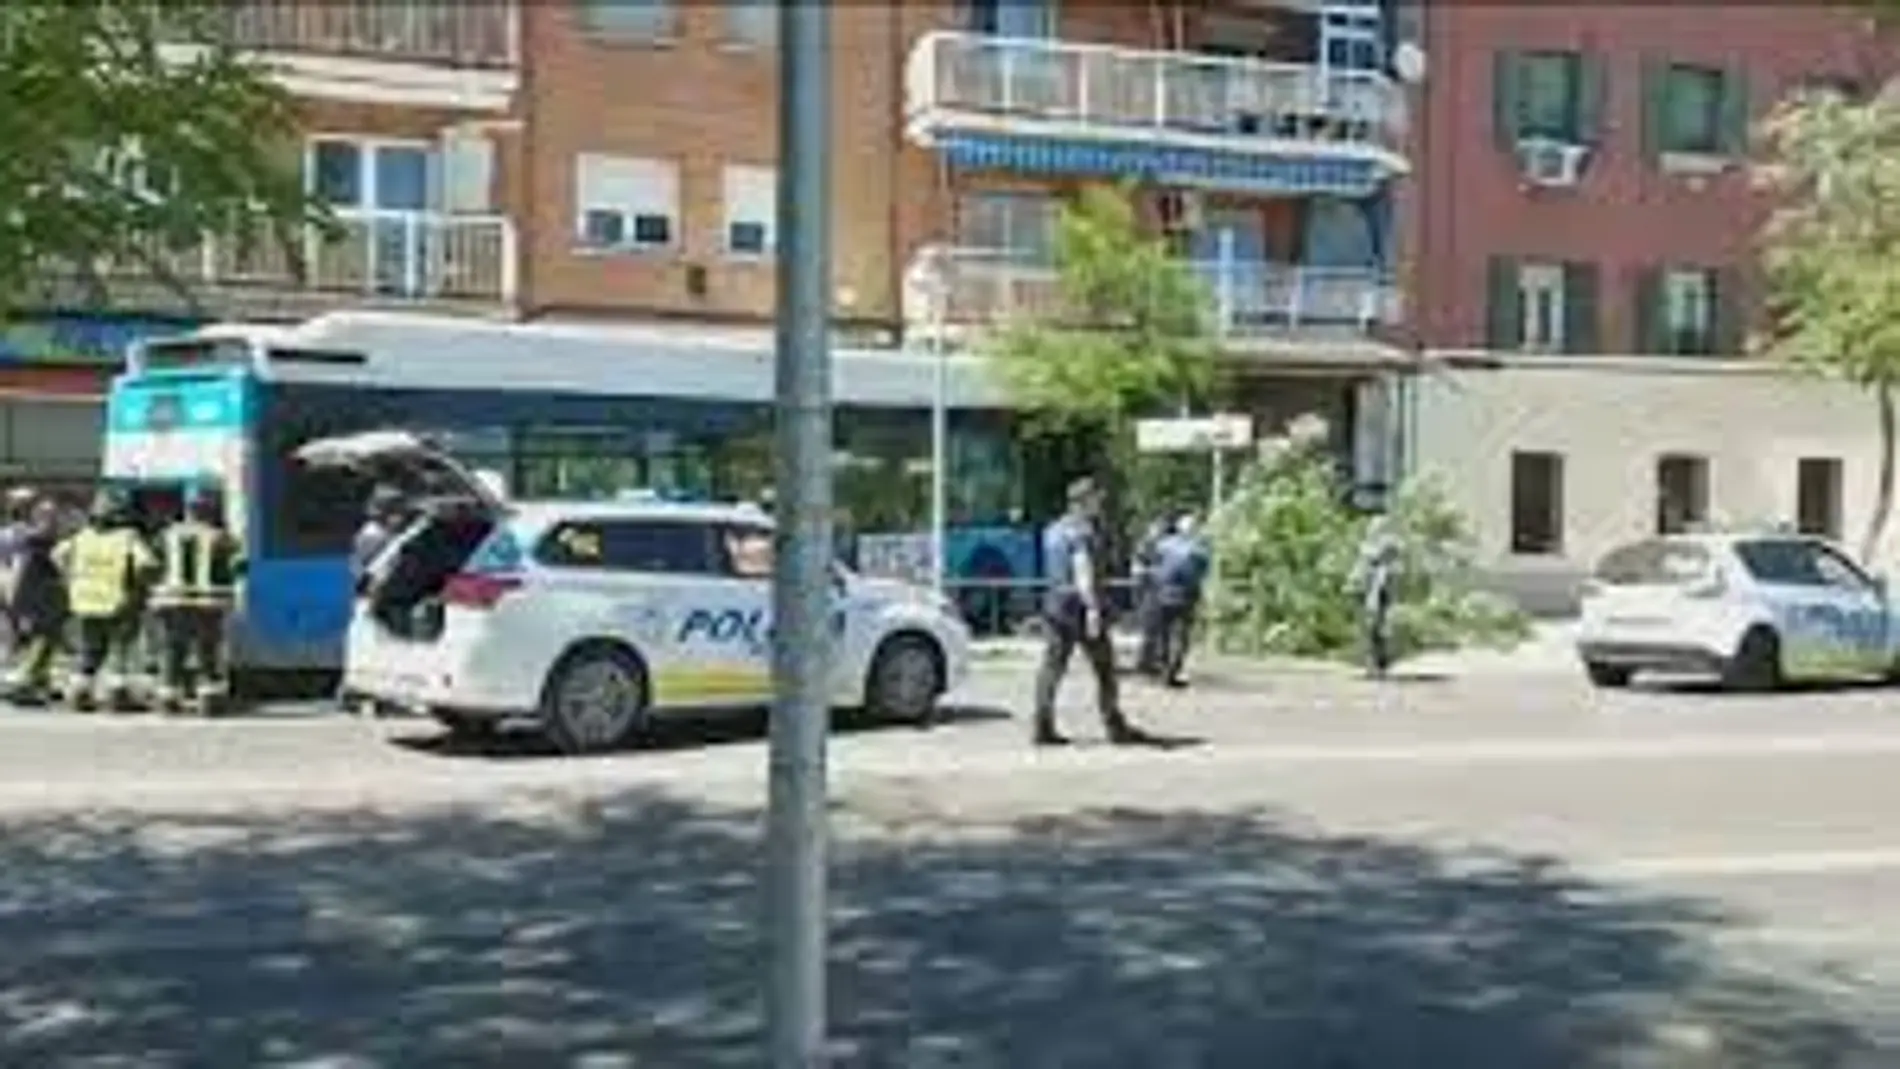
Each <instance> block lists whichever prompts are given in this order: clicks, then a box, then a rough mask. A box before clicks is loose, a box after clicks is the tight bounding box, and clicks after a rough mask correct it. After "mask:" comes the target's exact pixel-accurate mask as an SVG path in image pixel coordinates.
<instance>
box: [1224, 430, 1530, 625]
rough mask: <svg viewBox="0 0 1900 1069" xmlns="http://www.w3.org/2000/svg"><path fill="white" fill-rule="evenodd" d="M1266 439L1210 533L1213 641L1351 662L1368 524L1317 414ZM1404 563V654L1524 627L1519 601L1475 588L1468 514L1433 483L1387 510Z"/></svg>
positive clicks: (1406, 489) (1406, 492)
mask: <svg viewBox="0 0 1900 1069" xmlns="http://www.w3.org/2000/svg"><path fill="white" fill-rule="evenodd" d="M1311 422H1312V424H1313V426H1312V428H1310V429H1306V430H1304V431H1300V430H1296V431H1295V433H1293V434H1292V435H1290V436H1289V437H1285V438H1280V439H1275V440H1272V441H1270V442H1268V443H1267V444H1266V445H1264V446H1263V447H1262V449H1261V453H1260V457H1259V459H1258V460H1256V461H1255V462H1254V463H1252V464H1251V465H1249V466H1248V467H1247V468H1246V469H1245V470H1244V471H1243V472H1242V474H1241V476H1240V478H1239V480H1238V485H1237V487H1236V489H1235V492H1234V494H1233V496H1232V497H1230V498H1229V499H1228V501H1227V502H1226V503H1225V505H1224V506H1223V507H1222V509H1221V511H1220V513H1219V514H1218V515H1216V516H1215V517H1214V518H1213V523H1212V525H1211V527H1210V531H1211V533H1212V536H1213V540H1214V554H1215V560H1216V562H1217V564H1216V566H1217V568H1218V571H1219V576H1218V580H1217V581H1216V582H1215V583H1213V584H1212V593H1211V595H1210V598H1209V601H1208V619H1209V623H1210V627H1211V628H1212V630H1213V634H1214V639H1215V642H1216V644H1217V645H1218V646H1219V647H1220V648H1222V649H1224V650H1227V651H1229V652H1233V653H1240V654H1251V655H1259V654H1283V655H1290V656H1300V657H1325V658H1336V659H1341V660H1356V659H1357V658H1358V657H1359V656H1361V654H1362V645H1363V637H1362V636H1363V631H1362V619H1363V617H1362V612H1361V608H1360V604H1361V601H1360V596H1359V593H1358V592H1357V591H1356V590H1354V589H1353V585H1352V574H1353V569H1354V565H1355V564H1356V562H1357V560H1358V556H1359V549H1360V545H1361V543H1362V542H1363V541H1364V540H1365V536H1366V528H1367V525H1368V523H1369V522H1370V521H1369V519H1368V517H1367V516H1366V515H1364V514H1363V513H1362V512H1360V511H1358V510H1356V509H1354V508H1352V507H1351V506H1350V505H1349V504H1348V502H1347V489H1348V488H1347V486H1346V485H1345V483H1344V482H1343V481H1342V480H1341V478H1340V476H1339V474H1338V468H1337V465H1336V463H1335V460H1334V458H1333V457H1332V455H1331V454H1330V453H1329V452H1328V450H1327V448H1326V440H1325V431H1324V426H1323V424H1321V423H1319V421H1316V420H1315V421H1311ZM1388 516H1389V521H1388V522H1389V524H1390V531H1391V533H1392V535H1393V537H1394V538H1395V539H1396V541H1397V543H1398V546H1399V555H1400V564H1399V569H1398V573H1397V575H1398V579H1397V585H1396V588H1395V589H1396V599H1395V602H1394V606H1393V610H1392V617H1391V620H1392V631H1393V639H1394V642H1393V647H1394V649H1395V651H1396V652H1397V655H1398V656H1399V657H1410V656H1415V655H1417V654H1420V653H1424V652H1426V651H1429V650H1439V649H1452V648H1457V647H1461V646H1469V645H1483V646H1493V647H1497V648H1509V647H1510V646H1513V645H1515V644H1516V643H1518V642H1521V641H1522V640H1523V639H1524V638H1525V637H1526V636H1527V635H1528V633H1529V621H1528V620H1527V619H1526V618H1525V616H1524V615H1523V614H1522V613H1521V612H1519V611H1518V610H1517V609H1516V608H1515V607H1514V606H1511V605H1509V604H1507V603H1505V602H1504V601H1503V600H1501V599H1499V598H1496V597H1493V596H1491V595H1488V594H1484V593H1481V592H1478V591H1477V590H1476V589H1475V588H1474V586H1473V583H1472V576H1473V571H1474V566H1475V550H1474V547H1473V543H1472V540H1471V538H1470V535H1469V533H1468V531H1467V529H1466V526H1465V523H1464V520H1463V518H1462V517H1461V516H1460V515H1459V514H1458V513H1457V511H1456V510H1455V509H1453V508H1452V507H1451V505H1450V504H1449V503H1448V502H1447V501H1446V499H1445V497H1444V495H1443V494H1442V493H1441V492H1440V491H1439V489H1438V488H1437V487H1436V486H1434V485H1433V484H1431V483H1429V482H1415V483H1408V484H1406V485H1404V486H1402V487H1400V488H1399V490H1398V492H1397V493H1396V494H1395V495H1394V501H1393V504H1392V508H1391V509H1390V511H1389V513H1388Z"/></svg>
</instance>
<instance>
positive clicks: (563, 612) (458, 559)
mask: <svg viewBox="0 0 1900 1069" xmlns="http://www.w3.org/2000/svg"><path fill="white" fill-rule="evenodd" d="M299 456H300V459H302V460H303V462H304V463H306V464H327V465H344V466H350V467H354V468H357V469H359V470H362V471H364V472H365V473H366V474H371V475H374V476H375V477H378V478H389V477H392V476H394V475H397V474H399V473H400V472H401V471H402V470H403V469H405V468H407V469H409V470H410V471H412V472H414V471H418V470H422V469H427V470H428V471H429V472H430V473H431V475H432V478H433V483H434V485H438V486H440V485H443V483H444V481H445V480H444V478H443V473H444V472H453V473H455V476H454V482H455V485H457V486H458V487H459V490H460V492H459V493H457V494H455V495H453V496H450V497H446V498H443V499H438V500H433V501H430V502H428V503H427V506H426V509H427V518H426V520H424V521H422V522H419V523H417V524H414V525H412V526H411V527H410V529H409V530H408V531H407V532H406V533H405V534H404V535H403V536H402V537H401V538H400V539H398V540H397V541H396V542H395V543H394V544H392V545H391V546H390V547H388V548H387V549H386V550H385V551H384V552H383V553H382V554H381V555H379V556H378V557H377V559H376V561H375V562H374V564H373V565H372V566H371V568H370V574H369V577H368V581H367V582H366V584H365V589H364V591H363V593H362V596H360V597H359V598H358V600H357V607H356V611H355V617H354V619H353V620H352V622H351V625H350V632H349V638H348V641H347V648H346V655H345V669H344V691H345V693H346V695H348V696H349V697H351V698H352V699H354V700H358V701H362V700H367V701H372V702H377V703H381V704H385V705H391V706H398V707H402V708H406V709H411V710H418V711H423V712H427V713H429V714H430V715H433V716H435V717H436V718H437V719H438V720H440V721H442V722H443V723H445V724H447V725H449V727H450V728H451V730H455V731H460V732H467V733H477V732H484V731H488V730H492V729H493V727H494V726H495V725H496V724H498V723H499V722H500V721H502V720H504V719H514V718H517V717H524V716H526V717H534V718H536V719H538V721H539V722H540V724H541V725H542V728H543V730H545V731H546V732H547V734H548V735H549V736H550V737H551V738H552V739H553V740H554V741H555V743H556V744H557V745H559V746H560V747H561V748H562V749H563V750H565V751H567V752H570V753H580V752H588V751H596V750H604V749H609V748H613V747H616V746H619V745H622V744H623V743H626V742H627V741H629V740H630V739H633V738H635V737H637V736H638V735H639V734H640V733H641V731H642V729H643V728H645V727H647V726H649V725H650V723H651V721H652V718H653V717H655V716H656V715H662V714H667V713H673V712H682V711H691V710H700V709H708V708H717V707H744V706H754V705H764V704H769V703H770V701H771V697H772V691H771V654H770V639H771V589H770V588H771V573H772V550H773V539H772V534H773V528H772V522H771V520H770V518H769V517H768V516H766V515H765V514H764V513H763V512H762V511H760V510H758V509H757V508H754V507H751V506H746V505H732V504H690V503H674V502H666V501H660V500H654V499H631V500H623V501H603V502H575V501H563V502H510V501H506V500H504V499H503V497H502V496H501V495H500V494H499V493H498V492H497V489H496V487H494V486H493V485H492V484H490V483H489V482H487V481H485V480H483V479H481V478H478V477H476V475H475V473H472V472H468V471H467V470H466V469H462V468H460V466H459V465H456V464H455V463H454V461H452V460H450V459H449V458H447V457H445V456H443V455H442V454H441V453H439V452H437V451H435V450H433V449H432V448H430V447H429V446H428V444H427V443H425V442H423V441H421V440H420V439H417V438H415V437H414V436H411V435H407V434H404V433H401V432H390V431H380V432H372V433H368V434H359V435H350V436H346V437H340V438H331V439H324V440H320V441H317V442H313V443H310V444H309V445H307V446H305V447H304V448H303V449H302V450H300V451H299ZM408 481H411V482H413V481H415V480H414V479H410V480H408ZM833 584H834V586H833V590H834V596H835V598H836V602H835V603H836V606H837V608H836V611H835V614H834V616H833V627H834V630H835V634H836V636H837V647H836V648H837V651H838V657H837V677H836V681H835V685H834V693H835V695H836V701H837V703H838V704H839V705H840V706H848V707H865V708H868V709H870V710H872V711H873V712H875V713H877V714H879V715H881V716H886V717H889V718H892V719H901V720H908V721H918V722H922V721H927V720H928V719H929V718H930V717H931V716H932V715H933V714H934V712H935V707H936V704H937V702H938V701H939V699H940V698H941V697H942V695H943V694H944V692H945V691H947V690H948V689H950V688H952V687H954V686H956V685H957V684H958V683H959V682H960V681H961V680H962V678H963V676H964V674H965V672H966V671H967V668H968V663H969V643H970V634H969V631H968V630H967V628H966V627H965V626H964V624H963V621H962V619H961V618H960V616H959V615H958V613H957V612H956V609H955V607H954V606H953V605H951V604H950V603H949V602H948V601H947V600H946V599H944V598H942V597H940V596H939V595H938V594H936V593H935V592H934V591H931V590H928V589H925V588H921V587H916V586H912V585H910V584H905V583H899V582H895V581H890V580H882V579H873V578H868V577H864V576H858V575H854V574H851V573H849V572H847V571H845V570H844V569H842V568H840V569H838V570H837V572H836V573H835V574H834V576H833Z"/></svg>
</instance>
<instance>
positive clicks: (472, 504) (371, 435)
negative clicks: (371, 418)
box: [297, 431, 513, 642]
mask: <svg viewBox="0 0 1900 1069" xmlns="http://www.w3.org/2000/svg"><path fill="white" fill-rule="evenodd" d="M297 458H298V460H299V461H301V462H302V463H304V464H306V465H310V466H313V467H345V468H349V469H351V470H353V471H356V472H358V473H360V474H361V475H362V476H364V477H365V479H366V480H369V481H371V482H372V483H374V484H378V485H387V486H392V487H394V488H396V489H398V490H401V491H402V492H403V494H404V495H405V497H406V498H407V499H408V500H409V501H410V502H411V503H412V504H413V507H414V512H415V516H414V518H413V519H412V520H411V521H410V523H409V524H408V526H406V527H404V528H403V529H402V530H401V531H400V532H398V533H397V534H396V536H395V537H394V538H393V539H391V540H390V542H389V544H388V545H386V546H385V547H384V548H383V550H382V551H381V552H380V553H378V554H377V555H376V557H375V558H374V559H373V560H371V561H370V562H369V563H368V565H367V567H366V571H365V575H364V579H363V583H362V585H361V588H360V589H359V590H358V596H359V597H361V598H364V599H365V600H366V601H367V603H368V609H369V615H370V617H371V618H372V619H374V620H375V621H376V622H377V623H378V624H379V625H381V626H382V627H383V628H384V629H385V630H386V631H388V632H389V633H390V634H392V635H394V636H396V637H399V638H405V639H411V640H416V641H424V642H427V641H433V640H434V639H436V638H438V637H439V636H440V635H441V631H442V621H443V609H444V606H445V605H451V604H453V605H466V606H468V607H471V608H489V607H492V606H493V605H494V603H495V601H496V600H498V599H499V598H500V597H501V595H502V594H503V593H505V592H506V590H507V589H509V588H510V584H512V583H513V580H512V579H511V578H509V577H507V576H505V575H502V574H499V573H498V572H495V571H493V570H490V571H483V570H480V569H475V568H471V567H470V564H471V558H473V557H474V556H475V554H476V552H477V550H479V549H480V548H481V547H482V546H483V545H484V543H485V542H487V540H488V538H489V536H490V535H491V534H492V533H493V532H494V530H495V528H496V526H497V524H498V523H499V522H500V519H501V517H502V514H503V513H504V512H505V511H506V508H507V504H506V502H505V501H504V500H503V499H502V497H501V495H500V494H499V493H498V492H497V490H496V489H495V488H494V487H492V486H490V485H489V484H488V483H487V482H485V481H484V480H483V479H482V478H481V477H480V476H479V475H477V474H476V473H474V472H472V471H470V470H469V469H467V468H465V467H463V466H462V465H461V464H459V463H457V462H456V461H455V460H454V459H453V458H452V457H449V456H448V455H447V454H445V453H443V452H442V451H441V450H439V449H436V448H435V447H434V446H432V445H430V444H429V443H428V442H427V441H426V440H424V439H422V438H420V437H418V436H416V435H413V434H410V433H408V432H406V431H369V432H365V433H362V434H351V435H344V436H341V437H335V438H321V439H317V440H315V441H312V442H309V443H307V444H305V445H304V446H303V447H301V448H300V449H298V450H297Z"/></svg>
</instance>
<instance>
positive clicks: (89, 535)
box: [66, 527, 138, 616]
mask: <svg viewBox="0 0 1900 1069" xmlns="http://www.w3.org/2000/svg"><path fill="white" fill-rule="evenodd" d="M67 547H68V548H67V553H68V554H69V556H68V558H67V559H68V564H67V570H66V586H67V590H66V596H67V598H68V599H69V601H70V603H71V605H72V610H73V612H74V613H75V614H77V615H79V616H111V615H113V614H115V613H117V612H119V611H120V610H122V609H124V608H125V607H126V603H127V601H128V600H129V598H130V595H131V590H132V567H133V564H134V563H135V562H136V561H137V560H138V533H137V532H135V531H130V530H127V529H125V528H115V529H113V530H109V531H100V530H94V529H93V528H91V527H86V528H82V529H80V530H79V531H78V532H77V533H75V534H74V535H73V537H72V540H71V541H70V542H69V543H67Z"/></svg>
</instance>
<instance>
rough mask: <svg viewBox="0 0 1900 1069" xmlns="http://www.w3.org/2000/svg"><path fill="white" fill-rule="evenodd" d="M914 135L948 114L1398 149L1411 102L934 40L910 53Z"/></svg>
mask: <svg viewBox="0 0 1900 1069" xmlns="http://www.w3.org/2000/svg"><path fill="white" fill-rule="evenodd" d="M906 78H907V83H908V84H907V97H908V100H907V107H908V112H909V115H910V118H911V122H912V125H913V130H914V131H915V130H916V129H917V128H918V127H919V126H920V125H921V126H928V125H929V124H930V123H932V122H940V121H942V118H941V117H942V116H944V115H945V114H946V113H950V114H955V113H966V114H967V113H974V114H978V115H987V116H996V117H1002V118H1017V119H1030V120H1043V121H1048V122H1061V123H1069V124H1079V125H1083V126H1097V127H1118V128H1123V129H1126V130H1128V131H1130V132H1131V133H1136V132H1142V131H1146V132H1148V133H1150V134H1153V133H1158V132H1160V133H1165V132H1175V133H1180V134H1190V135H1199V136H1203V137H1206V136H1216V137H1223V138H1253V139H1258V140H1262V141H1266V140H1280V141H1285V140H1298V141H1328V142H1338V143H1341V144H1348V145H1365V146H1368V147H1372V148H1378V149H1384V150H1388V151H1396V150H1397V149H1398V147H1399V139H1400V136H1401V135H1402V133H1403V123H1404V97H1403V94H1402V93H1401V91H1400V90H1399V88H1398V87H1397V86H1396V85H1395V84H1393V82H1392V81H1391V80H1390V79H1387V78H1386V77H1385V76H1383V75H1381V74H1377V73H1373V72H1370V71H1348V70H1329V69H1326V68H1322V67H1318V66H1313V65H1310V64H1302V63H1274V62H1268V61H1264V60H1255V59H1242V58H1233V57H1227V56H1209V55H1202V54H1198V53H1193V52H1158V51H1137V50H1132V49H1124V48H1115V47H1111V46H1108V45H1097V44H1083V43H1079V42H1075V41H1061V40H1037V39H1023V38H1000V37H991V36H986V35H982V34H966V33H933V34H929V35H927V36H926V37H924V38H923V39H922V40H920V41H919V42H918V43H917V45H916V48H915V49H914V50H913V51H912V53H911V57H910V61H909V67H908V70H907V72H906Z"/></svg>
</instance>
